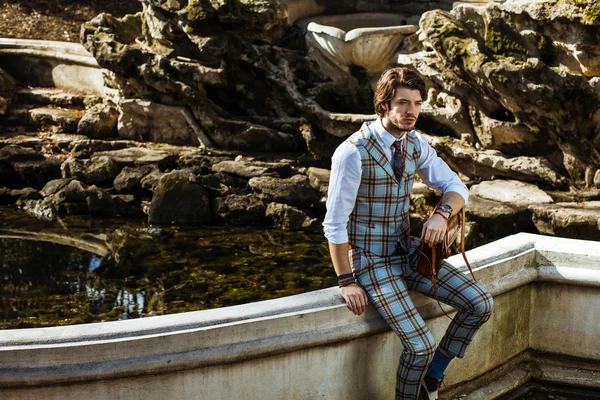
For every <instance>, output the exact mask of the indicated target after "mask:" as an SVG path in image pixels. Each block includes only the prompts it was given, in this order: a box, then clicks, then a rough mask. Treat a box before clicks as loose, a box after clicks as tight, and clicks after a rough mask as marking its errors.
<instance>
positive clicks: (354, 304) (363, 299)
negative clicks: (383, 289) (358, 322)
mask: <svg viewBox="0 0 600 400" xmlns="http://www.w3.org/2000/svg"><path fill="white" fill-rule="evenodd" d="M342 297H344V300H346V306H348V309H349V310H350V311H352V312H353V313H354V314H356V315H361V314H362V313H363V312H364V311H365V310H366V309H367V305H368V304H369V300H368V299H367V294H366V293H365V291H364V290H363V289H362V288H360V287H358V286H357V285H355V284H352V285H348V286H344V287H343V288H342Z"/></svg>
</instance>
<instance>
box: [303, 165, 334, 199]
mask: <svg viewBox="0 0 600 400" xmlns="http://www.w3.org/2000/svg"><path fill="white" fill-rule="evenodd" d="M306 174H307V175H308V180H309V182H310V186H312V187H313V188H314V189H315V190H318V191H319V193H321V194H322V195H323V196H327V190H328V189H329V176H330V175H331V171H330V170H328V169H325V168H316V167H310V168H309V169H308V170H307V171H306Z"/></svg>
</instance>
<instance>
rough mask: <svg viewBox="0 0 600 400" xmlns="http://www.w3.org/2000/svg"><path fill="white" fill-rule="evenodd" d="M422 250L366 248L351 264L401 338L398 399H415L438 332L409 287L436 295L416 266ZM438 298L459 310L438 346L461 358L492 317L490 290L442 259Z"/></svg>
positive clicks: (354, 255)
mask: <svg viewBox="0 0 600 400" xmlns="http://www.w3.org/2000/svg"><path fill="white" fill-rule="evenodd" d="M417 259H418V255H417V253H416V252H411V253H410V255H392V256H388V257H380V256H377V255H374V254H373V253H370V252H368V251H366V250H363V249H358V248H354V249H353V250H352V253H351V262H352V269H353V270H354V273H355V274H356V278H357V281H358V283H359V285H360V286H361V287H362V288H363V289H364V290H365V291H366V293H367V296H368V297H369V300H370V301H371V304H373V305H374V306H375V308H376V309H377V310H378V311H379V313H380V314H381V316H382V317H383V318H384V319H385V320H386V322H387V323H388V324H389V325H390V327H391V328H392V330H393V331H394V332H395V333H396V334H397V335H398V336H399V337H400V341H401V342H402V346H403V347H404V350H403V352H402V355H401V357H400V362H399V365H398V372H397V378H396V400H400V399H403V400H413V399H414V400H416V399H417V397H418V394H419V387H420V384H421V381H422V379H423V378H424V377H425V373H426V372H427V368H428V367H429V363H430V362H431V360H432V358H433V355H434V353H435V350H436V344H435V340H434V338H433V335H432V334H431V332H430V331H429V328H427V325H425V321H423V318H422V317H421V316H420V315H419V313H418V312H417V310H416V308H415V306H414V304H413V302H412V300H411V298H410V297H409V295H408V290H415V291H418V292H420V293H423V294H425V295H427V296H429V297H435V291H434V287H433V284H432V283H431V281H430V280H429V278H427V277H425V276H423V275H421V274H419V273H418V272H417V271H416V265H417ZM437 286H438V297H439V300H440V301H441V302H443V303H446V304H449V305H451V306H452V307H454V308H455V309H456V310H457V313H456V315H455V316H454V318H453V319H452V322H451V323H450V326H449V327H448V329H447V331H446V334H445V335H444V337H443V338H442V340H441V342H440V344H439V346H440V347H441V349H442V350H444V352H446V353H447V354H448V355H450V356H454V357H458V358H462V357H464V354H465V351H466V349H467V346H468V345H469V343H471V340H472V339H473V336H475V334H476V333H477V331H478V330H479V328H480V327H481V325H483V324H484V323H485V322H486V321H487V320H488V319H489V317H490V314H491V312H492V307H493V300H492V296H491V295H490V293H489V292H488V291H487V290H486V289H485V288H484V287H482V286H481V285H479V284H478V283H477V282H475V281H474V280H473V279H472V278H471V277H470V276H468V275H466V274H464V273H462V272H460V271H458V270H457V269H456V268H454V267H453V266H451V265H450V264H448V263H447V262H445V261H444V262H443V264H442V267H441V269H440V272H439V275H438V280H437Z"/></svg>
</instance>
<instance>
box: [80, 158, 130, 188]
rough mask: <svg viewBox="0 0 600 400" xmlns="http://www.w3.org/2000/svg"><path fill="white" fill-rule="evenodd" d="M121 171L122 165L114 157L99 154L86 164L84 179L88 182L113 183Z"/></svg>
mask: <svg viewBox="0 0 600 400" xmlns="http://www.w3.org/2000/svg"><path fill="white" fill-rule="evenodd" d="M120 172H121V165H120V164H119V163H118V162H117V161H115V160H114V159H113V158H111V157H108V156H105V155H98V156H95V157H94V158H91V159H90V160H89V162H87V163H86V164H85V170H84V172H83V177H82V179H81V180H82V181H83V182H85V183H88V184H106V183H112V182H113V181H114V180H115V178H116V177H117V176H118V175H119V173H120Z"/></svg>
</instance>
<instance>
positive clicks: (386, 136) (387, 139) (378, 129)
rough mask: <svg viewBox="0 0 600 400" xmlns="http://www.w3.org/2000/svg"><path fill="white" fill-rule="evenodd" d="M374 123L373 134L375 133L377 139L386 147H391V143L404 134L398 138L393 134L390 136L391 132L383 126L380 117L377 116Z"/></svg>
mask: <svg viewBox="0 0 600 400" xmlns="http://www.w3.org/2000/svg"><path fill="white" fill-rule="evenodd" d="M374 125H375V127H374V128H375V129H374V130H375V134H376V135H377V137H378V139H379V141H380V142H381V143H383V144H384V145H385V147H386V148H388V149H389V148H391V147H392V144H394V142H395V141H396V140H399V139H404V136H406V133H405V134H404V135H402V137H401V138H399V139H396V138H395V137H394V136H392V134H391V133H389V132H388V131H387V130H386V129H385V128H384V127H383V123H382V122H381V117H379V118H377V122H376V123H375V124H374Z"/></svg>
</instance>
